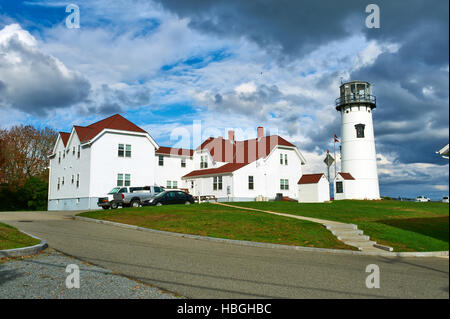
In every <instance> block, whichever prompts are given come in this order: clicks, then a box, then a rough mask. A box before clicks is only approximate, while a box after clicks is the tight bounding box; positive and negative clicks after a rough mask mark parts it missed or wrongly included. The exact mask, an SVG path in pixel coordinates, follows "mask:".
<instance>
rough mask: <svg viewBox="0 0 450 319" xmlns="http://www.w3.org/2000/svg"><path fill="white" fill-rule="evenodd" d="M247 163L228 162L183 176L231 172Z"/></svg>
mask: <svg viewBox="0 0 450 319" xmlns="http://www.w3.org/2000/svg"><path fill="white" fill-rule="evenodd" d="M247 164H248V163H228V164H225V165H222V166H220V167H217V168H207V169H199V170H196V171H192V172H190V173H188V174H186V175H184V176H183V177H182V178H186V177H194V176H203V175H218V174H226V173H231V172H234V171H236V170H238V169H240V168H241V167H244V166H245V165H247Z"/></svg>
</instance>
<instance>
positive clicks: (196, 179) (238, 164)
mask: <svg viewBox="0 0 450 319" xmlns="http://www.w3.org/2000/svg"><path fill="white" fill-rule="evenodd" d="M257 132H258V133H257V138H255V139H250V140H245V141H236V140H235V139H234V131H229V133H228V139H224V138H222V137H218V138H209V139H207V140H206V141H205V142H203V143H202V145H200V146H199V147H198V148H197V149H196V150H195V152H194V154H193V162H194V163H193V166H194V169H195V170H194V171H192V172H190V173H188V174H186V175H184V176H183V177H182V178H183V180H185V181H186V182H187V184H188V186H189V188H190V193H191V194H194V195H197V196H201V195H214V196H215V197H216V198H218V199H219V200H220V201H248V200H255V198H257V197H258V196H262V197H267V198H269V199H274V198H275V196H276V195H277V194H282V195H283V196H287V197H290V198H295V199H297V196H298V190H297V187H296V183H297V181H298V180H299V179H300V177H301V176H302V167H301V166H302V165H304V164H305V163H306V160H305V158H304V157H303V155H302V154H301V153H300V152H299V150H298V149H297V147H296V146H295V145H293V144H292V143H289V142H288V141H286V140H285V139H283V138H282V137H280V136H278V135H271V136H264V129H263V128H262V127H258V130H257Z"/></svg>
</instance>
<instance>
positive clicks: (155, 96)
mask: <svg viewBox="0 0 450 319" xmlns="http://www.w3.org/2000/svg"><path fill="white" fill-rule="evenodd" d="M74 3H75V4H77V5H78V6H79V8H80V28H79V29H68V28H67V27H66V25H65V19H66V17H67V16H68V13H66V12H65V7H66V5H67V4H68V3H66V2H62V1H6V0H0V127H2V128H6V127H9V126H11V125H14V124H21V123H23V124H33V125H36V126H50V127H52V128H54V129H56V130H60V131H69V130H70V128H71V126H72V125H74V124H77V125H84V124H89V123H91V122H93V121H96V120H99V119H102V118H104V117H106V116H109V115H112V114H115V113H120V114H122V115H124V116H125V117H127V118H128V119H130V120H131V121H133V122H135V123H136V124H138V125H140V126H141V127H143V128H144V129H146V130H148V132H149V133H150V134H151V135H152V136H153V137H154V138H155V139H156V140H157V142H158V143H159V144H160V145H178V146H184V147H196V146H197V145H195V144H196V143H195V142H194V141H192V140H189V139H180V134H183V133H184V134H190V133H192V127H193V123H197V124H200V125H201V126H202V129H203V131H202V133H203V135H204V137H207V136H209V135H224V136H226V131H227V130H228V129H235V130H236V132H237V138H242V139H243V138H249V137H253V136H254V135H255V134H256V127H257V126H260V125H261V126H264V127H265V128H266V129H268V130H270V131H271V132H278V134H280V135H282V136H283V137H285V138H286V139H288V140H289V141H291V142H293V143H295V144H296V145H297V146H298V147H299V148H300V150H301V151H302V153H303V154H304V155H305V157H306V159H307V161H308V165H306V167H305V171H306V172H320V171H324V170H325V167H324V165H323V163H322V159H323V158H324V156H325V152H326V149H327V148H332V144H331V143H332V136H333V135H334V134H337V135H339V134H340V132H339V131H340V128H339V126H340V119H339V114H338V113H337V112H336V111H335V109H334V106H333V104H334V100H335V98H336V97H337V96H338V95H339V91H338V88H339V83H340V81H341V80H343V81H346V80H353V79H362V80H366V81H369V82H371V83H373V85H374V87H373V89H374V94H375V95H376V96H377V102H378V105H377V109H376V110H375V112H374V125H375V134H376V147H377V153H378V168H379V175H380V186H381V193H382V195H390V196H399V195H400V196H409V197H415V196H417V195H420V194H424V195H428V196H430V197H433V198H439V197H442V196H443V195H446V194H448V161H446V160H443V159H442V158H440V157H439V156H437V155H436V154H435V151H436V150H438V149H440V148H441V147H442V146H444V145H445V144H447V143H448V139H449V138H448V135H449V131H448V118H449V113H448V111H449V104H448V72H449V63H448V2H447V1H439V0H433V1H421V0H412V1H394V2H393V1H385V0H383V1H378V2H377V4H378V5H379V6H380V9H381V27H380V29H367V28H366V27H365V24H364V21H365V18H366V16H367V14H366V13H365V5H364V4H363V3H362V2H361V1H356V0H347V1H344V2H339V3H338V2H336V1H320V2H318V1H312V0H303V1H287V0H281V1H267V0H255V1H232V0H231V1H225V0H223V1H222V0H215V1H199V0H185V1H173V0H164V1H158V0H154V1H139V0H135V1H125V0H123V1H103V0H100V1H76V2H74ZM325 22H326V23H325Z"/></svg>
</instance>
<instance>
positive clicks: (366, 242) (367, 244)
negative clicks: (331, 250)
mask: <svg viewBox="0 0 450 319" xmlns="http://www.w3.org/2000/svg"><path fill="white" fill-rule="evenodd" d="M344 244H346V245H349V246H353V247H359V248H365V247H373V245H375V244H376V242H375V241H371V240H358V241H344Z"/></svg>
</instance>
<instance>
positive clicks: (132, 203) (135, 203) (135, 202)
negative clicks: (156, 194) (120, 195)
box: [130, 199, 141, 208]
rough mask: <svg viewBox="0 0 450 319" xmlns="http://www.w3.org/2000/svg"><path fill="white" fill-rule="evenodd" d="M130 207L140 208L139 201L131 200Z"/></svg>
mask: <svg viewBox="0 0 450 319" xmlns="http://www.w3.org/2000/svg"><path fill="white" fill-rule="evenodd" d="M130 207H133V208H135V207H141V202H140V200H138V199H133V200H132V201H131V203H130Z"/></svg>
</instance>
